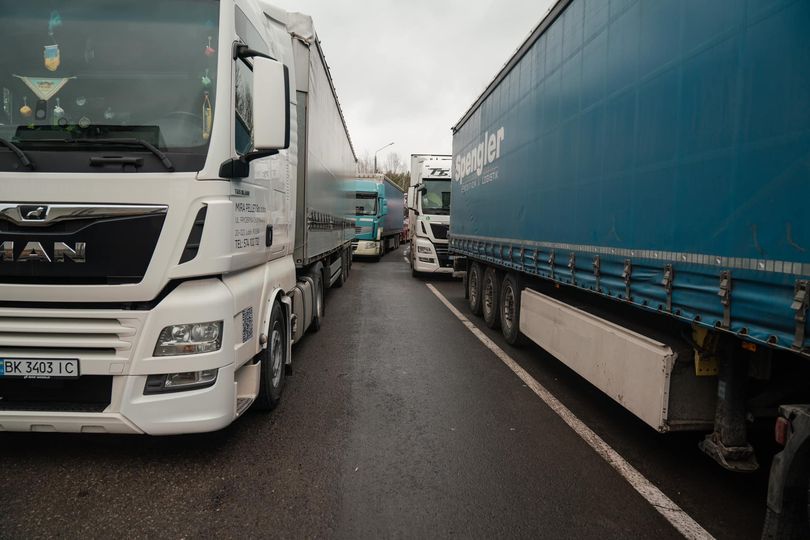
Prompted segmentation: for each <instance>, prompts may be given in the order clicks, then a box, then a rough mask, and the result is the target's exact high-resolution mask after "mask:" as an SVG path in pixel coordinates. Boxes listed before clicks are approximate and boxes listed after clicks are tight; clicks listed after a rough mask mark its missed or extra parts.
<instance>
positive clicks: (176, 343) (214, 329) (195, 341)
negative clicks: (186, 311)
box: [154, 321, 222, 356]
mask: <svg viewBox="0 0 810 540" xmlns="http://www.w3.org/2000/svg"><path fill="white" fill-rule="evenodd" d="M221 346H222V321H212V322H204V323H193V324H173V325H172V326H167V327H166V328H164V329H163V330H162V331H161V332H160V336H159V337H158V341H157V345H155V352H154V356H179V355H184V354H200V353H207V352H214V351H218V350H219V348H220V347H221Z"/></svg>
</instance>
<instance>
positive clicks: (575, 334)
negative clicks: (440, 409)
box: [450, 0, 810, 534]
mask: <svg viewBox="0 0 810 540" xmlns="http://www.w3.org/2000/svg"><path fill="white" fill-rule="evenodd" d="M452 176H453V179H454V181H453V190H452V200H453V208H452V220H451V222H452V225H451V229H450V249H451V251H452V252H453V253H454V254H455V255H456V256H457V257H459V258H458V259H457V265H459V266H460V265H461V264H465V265H466V270H467V280H466V283H467V294H468V297H469V302H470V307H471V309H472V311H473V312H476V313H477V314H479V313H482V314H483V315H484V318H485V320H486V322H487V323H488V324H490V325H491V326H496V325H500V326H501V328H502V331H503V333H504V336H505V337H506V339H507V341H509V342H516V341H518V340H519V339H520V338H522V337H528V338H529V339H531V340H532V341H534V342H535V343H537V344H538V345H540V346H541V347H543V348H545V349H546V350H547V351H549V352H550V353H552V354H554V355H555V356H556V357H557V358H559V359H560V360H561V361H562V362H564V363H565V364H567V365H568V366H570V367H571V368H572V369H574V370H575V371H577V372H578V373H579V374H580V375H582V376H583V377H585V378H586V379H588V380H589V381H591V382H592V383H593V384H595V385H596V386H597V387H599V388H600V389H601V390H603V391H604V392H606V393H607V394H608V395H610V396H611V397H613V398H614V399H616V400H617V401H618V402H619V403H621V404H622V405H623V406H625V407H626V408H628V409H629V410H630V411H632V412H633V413H634V414H636V415H637V416H639V417H640V418H641V419H642V420H644V421H646V422H647V423H648V424H650V425H651V426H653V427H654V428H656V429H658V430H660V431H671V430H684V429H698V430H700V429H705V430H707V431H711V432H712V433H711V434H710V435H708V436H707V437H706V439H705V440H704V441H703V442H702V443H701V448H702V449H703V450H704V451H705V452H706V453H708V454H709V455H711V456H712V457H713V458H714V459H715V460H717V461H718V462H719V463H721V464H722V465H723V466H725V467H727V468H730V469H733V470H751V469H753V468H755V467H756V466H757V463H756V460H755V458H754V453H753V449H752V448H751V446H750V445H749V443H748V441H747V440H746V418H750V417H751V415H755V416H757V417H760V416H762V415H763V414H762V413H764V416H765V417H767V416H768V415H771V417H770V419H768V420H767V421H769V422H772V421H773V418H774V417H775V416H777V411H779V412H780V414H781V416H780V417H779V418H780V419H779V422H781V423H784V422H788V423H791V422H792V424H793V425H794V427H795V426H796V425H800V424H802V422H801V421H799V420H798V418H800V417H802V418H806V417H807V415H808V406H807V405H802V406H798V407H792V408H786V407H782V408H781V409H780V406H783V405H786V404H788V403H802V404H806V403H810V396H809V395H808V393H810V375H809V374H808V373H809V372H808V369H810V335H808V332H807V311H808V300H810V291H808V288H810V284H809V283H810V219H808V211H807V208H808V206H810V2H807V1H804V0H793V1H791V0H782V1H773V2H750V1H749V2H742V1H739V0H712V1H711V2H701V3H688V2H682V1H681V0H610V1H608V0H559V1H557V2H556V4H555V5H554V7H553V8H552V9H551V10H550V11H549V13H548V14H547V16H546V17H545V18H544V19H543V20H542V21H541V22H540V23H539V24H538V26H537V27H536V28H535V29H534V31H533V32H532V33H531V35H530V36H529V37H528V38H527V39H526V41H525V42H524V43H523V44H522V45H521V46H520V48H519V49H518V50H517V51H516V53H515V54H514V55H513V56H512V57H511V58H510V59H509V61H508V62H507V63H506V64H505V65H504V67H503V68H502V69H501V70H500V72H499V73H498V74H497V76H496V77H495V79H494V80H493V81H492V82H491V83H490V84H489V86H488V87H487V88H486V90H485V91H484V93H483V94H482V95H481V96H480V97H479V98H478V99H477V100H476V101H475V103H473V105H472V106H471V107H470V108H469V110H468V111H467V112H466V113H465V114H464V115H463V117H462V118H461V119H460V120H459V122H458V123H457V125H456V126H455V127H454V128H453V174H452ZM462 257H463V259H462ZM766 395H767V396H769V398H766V397H765V396H766ZM754 403H755V405H754ZM791 415H792V416H793V419H790V418H787V416H791ZM807 424H808V422H806V421H805V422H804V425H807ZM788 432H789V433H793V435H792V436H790V437H788V440H787V441H783V442H786V443H787V446H786V449H785V451H784V452H782V453H781V454H780V455H778V456H777V459H776V460H775V461H774V466H773V468H772V484H771V490H770V494H769V511H770V514H769V522H768V527H769V528H770V530H777V529H779V527H783V526H784V523H786V522H787V521H786V520H785V519H782V520H781V521H780V519H777V518H780V517H782V518H784V516H785V515H787V514H789V513H792V512H793V508H794V506H795V507H797V508H798V507H801V506H802V505H801V503H795V501H793V500H792V499H790V497H789V496H788V495H786V494H787V493H791V492H793V493H795V492H797V490H796V488H795V483H796V482H798V483H799V484H801V485H802V486H803V487H802V489H799V490H798V492H799V493H802V496H803V497H805V499H804V500H805V501H806V497H807V492H808V483H809V482H808V477H810V473H808V471H810V465H808V463H807V462H808V461H810V460H808V457H807V456H808V455H810V442H807V441H810V437H809V436H808V434H807V432H806V431H805V432H804V433H803V434H802V433H799V431H797V430H796V429H793V430H788ZM797 455H802V456H803V457H802V458H801V461H803V463H802V465H801V466H797V465H796V459H794V458H795V456H797ZM780 456H781V457H780ZM796 467H798V468H796ZM797 470H798V471H800V472H798V473H796V471H797ZM794 473H795V474H794ZM797 512H799V513H800V514H801V515H802V516H804V517H803V518H801V519H802V520H803V525H802V526H804V527H810V525H808V518H807V514H808V510H807V503H806V502H805V503H804V506H803V508H802V509H800V510H799V511H797ZM808 534H810V529H809V530H808Z"/></svg>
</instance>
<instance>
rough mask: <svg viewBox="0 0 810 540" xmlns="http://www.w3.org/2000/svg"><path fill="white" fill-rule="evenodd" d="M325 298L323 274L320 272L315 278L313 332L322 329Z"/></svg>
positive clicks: (311, 326) (311, 325) (311, 327)
mask: <svg viewBox="0 0 810 540" xmlns="http://www.w3.org/2000/svg"><path fill="white" fill-rule="evenodd" d="M323 297H324V288H323V274H321V273H320V272H316V276H315V297H314V298H313V300H314V303H315V309H314V310H313V311H314V312H315V313H314V315H313V316H312V324H310V325H309V327H310V329H312V331H313V332H317V331H318V330H320V329H321V323H322V322H323V314H324V309H323Z"/></svg>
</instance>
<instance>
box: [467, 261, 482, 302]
mask: <svg viewBox="0 0 810 540" xmlns="http://www.w3.org/2000/svg"><path fill="white" fill-rule="evenodd" d="M483 280H484V276H483V271H482V270H481V265H480V264H478V263H477V262H474V263H472V264H471V265H470V271H469V273H468V274H467V290H468V291H469V298H468V300H467V301H468V302H469V304H470V311H472V314H473V315H481V283H482V282H483Z"/></svg>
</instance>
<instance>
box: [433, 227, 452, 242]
mask: <svg viewBox="0 0 810 540" xmlns="http://www.w3.org/2000/svg"><path fill="white" fill-rule="evenodd" d="M430 230H431V232H433V238H436V239H437V240H447V232H448V231H449V230H450V225H447V224H444V223H431V224H430Z"/></svg>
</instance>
